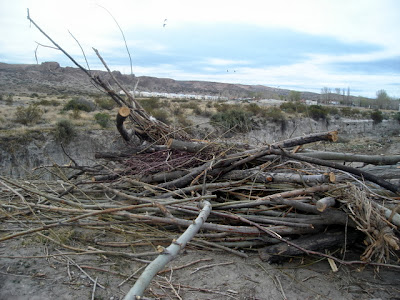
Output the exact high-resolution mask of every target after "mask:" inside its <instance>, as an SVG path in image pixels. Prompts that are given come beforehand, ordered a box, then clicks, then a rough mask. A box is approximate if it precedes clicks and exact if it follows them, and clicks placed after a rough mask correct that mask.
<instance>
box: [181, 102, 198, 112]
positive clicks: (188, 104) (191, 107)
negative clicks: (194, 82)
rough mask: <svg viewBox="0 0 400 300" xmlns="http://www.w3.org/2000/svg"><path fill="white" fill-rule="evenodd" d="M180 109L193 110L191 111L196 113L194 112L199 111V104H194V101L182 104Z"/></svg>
mask: <svg viewBox="0 0 400 300" xmlns="http://www.w3.org/2000/svg"><path fill="white" fill-rule="evenodd" d="M181 107H182V108H189V109H193V111H196V110H199V109H200V107H199V104H198V103H197V102H194V101H190V102H187V103H183V104H181Z"/></svg>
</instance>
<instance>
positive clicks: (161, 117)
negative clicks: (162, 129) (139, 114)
mask: <svg viewBox="0 0 400 300" xmlns="http://www.w3.org/2000/svg"><path fill="white" fill-rule="evenodd" d="M151 115H152V116H153V117H154V118H156V119H157V120H158V121H161V122H163V123H165V124H169V123H170V121H169V119H168V113H167V112H166V111H165V110H162V109H154V110H153V111H152V112H151Z"/></svg>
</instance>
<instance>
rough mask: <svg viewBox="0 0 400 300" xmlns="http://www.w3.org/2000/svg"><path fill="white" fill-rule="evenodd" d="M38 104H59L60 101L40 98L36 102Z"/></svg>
mask: <svg viewBox="0 0 400 300" xmlns="http://www.w3.org/2000/svg"><path fill="white" fill-rule="evenodd" d="M36 103H37V104H38V105H43V106H59V105H60V103H59V102H58V101H57V100H54V99H53V100H46V99H42V100H40V101H38V102H36Z"/></svg>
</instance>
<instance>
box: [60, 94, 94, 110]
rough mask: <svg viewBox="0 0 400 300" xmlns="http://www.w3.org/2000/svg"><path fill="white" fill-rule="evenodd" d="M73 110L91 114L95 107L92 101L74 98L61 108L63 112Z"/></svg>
mask: <svg viewBox="0 0 400 300" xmlns="http://www.w3.org/2000/svg"><path fill="white" fill-rule="evenodd" d="M74 109H78V110H83V111H86V112H91V111H94V110H95V109H96V105H95V104H94V103H93V102H92V101H90V100H87V99H85V98H82V97H81V98H74V99H72V100H70V101H68V102H67V104H65V106H64V108H63V110H74Z"/></svg>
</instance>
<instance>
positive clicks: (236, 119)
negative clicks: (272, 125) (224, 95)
mask: <svg viewBox="0 0 400 300" xmlns="http://www.w3.org/2000/svg"><path fill="white" fill-rule="evenodd" d="M211 121H212V122H213V123H215V124H216V125H219V126H223V127H225V128H227V129H233V130H234V131H238V132H247V131H250V130H251V129H252V127H253V126H252V121H251V118H250V116H249V113H248V112H246V111H243V110H240V109H236V108H231V109H229V110H227V111H223V112H218V113H216V114H214V115H212V116H211Z"/></svg>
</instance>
